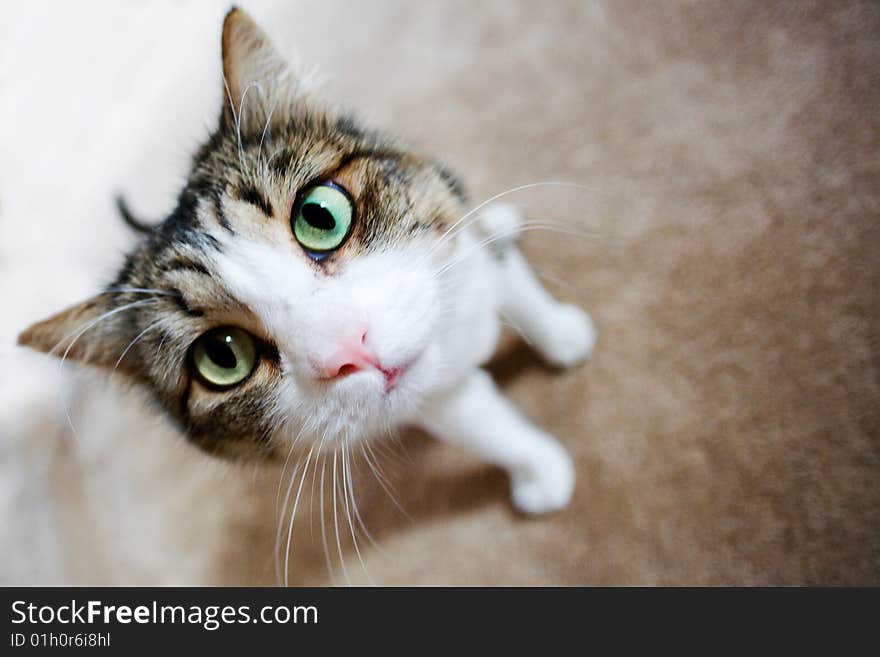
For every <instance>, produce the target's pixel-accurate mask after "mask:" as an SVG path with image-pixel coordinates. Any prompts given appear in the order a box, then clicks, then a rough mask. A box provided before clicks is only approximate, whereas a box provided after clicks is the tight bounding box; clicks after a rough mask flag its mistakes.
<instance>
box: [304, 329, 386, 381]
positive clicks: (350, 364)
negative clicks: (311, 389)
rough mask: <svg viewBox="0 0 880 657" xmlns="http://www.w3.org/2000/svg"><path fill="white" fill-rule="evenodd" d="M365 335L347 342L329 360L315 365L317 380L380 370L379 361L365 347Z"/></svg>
mask: <svg viewBox="0 0 880 657" xmlns="http://www.w3.org/2000/svg"><path fill="white" fill-rule="evenodd" d="M366 340H367V334H366V333H363V334H361V335H360V336H359V337H358V338H356V339H352V340H349V341H347V342H346V343H344V344H343V345H342V347H340V348H339V349H337V350H336V351H335V352H333V353H332V355H331V356H330V357H329V358H326V359H325V360H323V361H322V362H320V363H315V371H316V373H317V375H318V378H319V379H335V378H336V377H340V376H347V375H349V374H354V373H355V372H359V371H361V370H364V369H369V368H375V369H380V366H379V360H378V359H377V358H376V355H375V354H374V353H373V351H372V350H371V349H370V348H369V347H368V346H367V345H366Z"/></svg>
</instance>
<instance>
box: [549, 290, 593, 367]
mask: <svg viewBox="0 0 880 657" xmlns="http://www.w3.org/2000/svg"><path fill="white" fill-rule="evenodd" d="M550 322H551V326H552V329H551V330H550V331H549V333H550V335H549V336H548V339H547V340H546V342H545V343H544V344H543V345H542V348H541V353H542V354H543V356H544V358H545V359H546V360H547V361H549V362H550V363H552V364H553V365H557V366H559V367H572V366H573V365H577V364H578V363H580V362H582V361H584V360H586V359H587V358H589V357H590V355H591V354H592V353H593V347H594V346H595V344H596V328H595V326H593V320H591V319H590V316H589V315H588V314H587V313H585V312H584V311H583V310H581V309H580V308H578V307H577V306H573V305H570V304H562V305H560V306H559V307H558V308H557V309H556V310H555V312H554V313H553V317H551V318H550Z"/></svg>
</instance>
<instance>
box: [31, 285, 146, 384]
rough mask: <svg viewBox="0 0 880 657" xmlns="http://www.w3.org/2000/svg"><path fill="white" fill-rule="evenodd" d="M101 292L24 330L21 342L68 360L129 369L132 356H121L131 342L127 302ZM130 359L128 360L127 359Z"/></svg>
mask: <svg viewBox="0 0 880 657" xmlns="http://www.w3.org/2000/svg"><path fill="white" fill-rule="evenodd" d="M114 296H115V295H113V294H109V293H105V294H99V295H97V296H95V297H93V298H91V299H88V300H87V301H83V302H82V303H80V304H78V305H76V306H73V307H71V308H67V309H66V310H62V311H61V312H60V313H57V314H55V315H52V316H51V317H49V318H48V319H44V320H43V321H42V322H37V323H36V324H34V325H33V326H31V327H30V328H27V329H25V330H24V331H22V332H21V333H20V334H19V336H18V344H20V345H22V346H25V347H30V348H31V349H36V350H37V351H42V352H44V353H47V354H50V355H52V356H57V357H58V358H64V359H65V360H70V361H77V362H80V363H86V364H89V365H96V366H99V367H109V368H113V369H118V370H120V371H127V370H129V368H130V366H131V361H133V359H131V358H122V359H121V360H120V358H121V357H122V355H123V354H124V353H125V350H126V347H127V346H128V344H129V342H130V341H131V337H132V336H129V333H130V332H131V328H130V326H131V324H130V322H128V321H126V320H127V319H128V318H127V317H126V314H127V313H126V311H128V309H129V305H128V304H122V305H118V304H117V303H116V302H115V301H114V299H113V297H114ZM126 361H128V362H126Z"/></svg>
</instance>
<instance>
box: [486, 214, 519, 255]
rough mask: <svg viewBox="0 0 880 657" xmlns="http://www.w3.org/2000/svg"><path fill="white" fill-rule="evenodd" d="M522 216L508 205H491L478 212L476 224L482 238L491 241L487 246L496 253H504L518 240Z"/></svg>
mask: <svg viewBox="0 0 880 657" xmlns="http://www.w3.org/2000/svg"><path fill="white" fill-rule="evenodd" d="M521 225H522V216H521V215H520V213H519V210H517V209H516V207H515V206H513V205H510V204H508V203H492V204H491V205H488V206H487V207H486V208H484V209H483V210H482V211H481V212H480V219H479V221H478V222H477V227H478V230H479V231H480V232H481V233H482V235H483V238H484V239H487V240H491V241H490V242H489V243H488V245H489V248H491V249H492V250H493V251H494V252H496V253H504V252H505V251H506V250H507V249H508V248H510V247H511V246H512V245H513V244H514V243H515V242H516V240H517V239H518V238H519V234H520V227H521Z"/></svg>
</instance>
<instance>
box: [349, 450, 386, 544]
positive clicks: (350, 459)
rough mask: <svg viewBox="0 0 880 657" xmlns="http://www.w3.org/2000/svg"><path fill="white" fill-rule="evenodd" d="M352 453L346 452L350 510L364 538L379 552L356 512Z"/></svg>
mask: <svg viewBox="0 0 880 657" xmlns="http://www.w3.org/2000/svg"><path fill="white" fill-rule="evenodd" d="M352 453H353V452H351V451H349V452H348V489H349V491H351V504H352V510H353V511H354V517H355V520H357V523H358V525H359V526H360V528H361V531H362V532H363V534H364V536H366V537H367V540H368V541H369V542H370V545H372V546H373V547H374V548H376V549H378V550H380V551H381V550H382V548H381V546H380V545H379V544H378V543H377V542H376V541H375V540H374V539H373V535H372V534H371V533H370V531H369V530H368V529H367V526H366V524H364V520H363V518H361V514H360V511H359V510H358V505H357V498H356V497H355V494H354V478H353V477H352V458H351V457H352Z"/></svg>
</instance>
